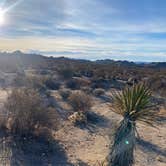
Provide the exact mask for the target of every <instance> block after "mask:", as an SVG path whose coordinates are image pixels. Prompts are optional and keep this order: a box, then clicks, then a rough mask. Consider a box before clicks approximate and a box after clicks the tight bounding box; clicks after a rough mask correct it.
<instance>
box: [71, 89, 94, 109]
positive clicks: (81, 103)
mask: <svg viewBox="0 0 166 166" xmlns="http://www.w3.org/2000/svg"><path fill="white" fill-rule="evenodd" d="M91 100H92V99H91V97H90V96H89V95H87V94H85V93H84V92H81V91H77V92H74V93H72V94H71V96H70V97H69V103H70V104H71V106H72V107H73V109H74V111H76V112H87V111H89V109H90V108H91V106H92V101H91Z"/></svg>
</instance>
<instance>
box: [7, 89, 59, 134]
mask: <svg viewBox="0 0 166 166" xmlns="http://www.w3.org/2000/svg"><path fill="white" fill-rule="evenodd" d="M5 110H6V112H7V114H8V124H7V127H8V130H9V131H10V132H11V133H13V134H14V135H18V136H27V137H28V135H33V134H34V133H35V132H36V130H38V129H39V128H42V127H48V128H50V127H51V128H52V129H57V127H58V123H59V122H58V114H57V112H56V110H54V109H51V108H47V107H46V106H45V105H44V102H43V99H42V98H41V97H40V94H39V93H38V92H37V91H36V90H33V89H26V88H22V89H14V90H13V91H12V92H11V94H10V95H9V97H8V99H7V101H6V103H5Z"/></svg>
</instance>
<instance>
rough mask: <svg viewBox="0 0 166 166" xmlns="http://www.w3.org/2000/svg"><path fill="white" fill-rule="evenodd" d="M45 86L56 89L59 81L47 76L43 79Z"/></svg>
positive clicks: (58, 86)
mask: <svg viewBox="0 0 166 166" xmlns="http://www.w3.org/2000/svg"><path fill="white" fill-rule="evenodd" d="M45 86H46V87H47V88H48V89H50V90H58V89H59V88H60V82H58V81H55V80H53V79H51V78H49V79H47V80H46V81H45Z"/></svg>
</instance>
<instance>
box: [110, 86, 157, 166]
mask: <svg viewBox="0 0 166 166" xmlns="http://www.w3.org/2000/svg"><path fill="white" fill-rule="evenodd" d="M112 98H113V105H112V110H113V111H114V112H116V113H118V114H120V115H122V116H123V119H122V121H121V122H120V125H119V127H118V128H117V129H116V131H115V135H114V143H113V146H112V150H111V153H110V155H109V163H110V165H111V166H132V165H133V163H134V149H135V144H136V133H137V132H136V121H141V122H144V123H147V124H150V125H153V122H154V121H155V118H156V117H157V111H156V110H155V109H154V107H155V106H154V105H153V104H152V103H151V100H150V99H151V91H150V90H149V89H148V88H147V87H146V86H145V84H137V85H133V87H130V88H129V87H127V88H125V89H124V90H123V91H122V92H116V93H115V94H113V95H112Z"/></svg>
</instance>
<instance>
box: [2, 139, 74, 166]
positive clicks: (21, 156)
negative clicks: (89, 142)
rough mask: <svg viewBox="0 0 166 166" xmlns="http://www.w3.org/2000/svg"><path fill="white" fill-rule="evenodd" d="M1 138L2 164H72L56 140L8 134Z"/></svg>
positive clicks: (15, 165)
mask: <svg viewBox="0 0 166 166" xmlns="http://www.w3.org/2000/svg"><path fill="white" fill-rule="evenodd" d="M1 140H2V141H1V144H0V146H1V163H2V160H3V164H2V166H3V165H4V166H6V165H11V166H62V165H65V166H68V165H69V166H72V164H71V163H69V162H68V158H67V156H66V153H65V151H64V149H63V147H62V146H61V145H60V144H59V142H57V141H52V140H51V142H48V141H46V140H44V139H42V138H34V137H31V138H28V139H26V138H23V137H21V138H18V137H14V138H13V137H12V138H11V137H10V136H6V137H3V138H1ZM9 163H10V164H9Z"/></svg>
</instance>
